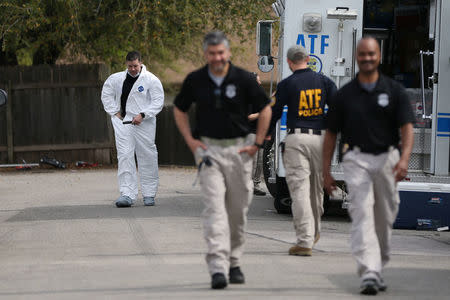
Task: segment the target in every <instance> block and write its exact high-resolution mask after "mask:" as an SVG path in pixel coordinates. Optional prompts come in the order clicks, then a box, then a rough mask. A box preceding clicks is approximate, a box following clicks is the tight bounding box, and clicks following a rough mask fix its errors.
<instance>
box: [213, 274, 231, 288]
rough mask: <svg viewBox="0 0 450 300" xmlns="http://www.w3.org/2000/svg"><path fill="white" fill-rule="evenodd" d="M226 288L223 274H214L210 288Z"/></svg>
mask: <svg viewBox="0 0 450 300" xmlns="http://www.w3.org/2000/svg"><path fill="white" fill-rule="evenodd" d="M226 287H227V279H226V278H225V275H224V274H223V273H214V274H213V275H212V279H211V288H212V289H215V290H219V289H224V288H226Z"/></svg>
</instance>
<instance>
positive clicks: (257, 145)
mask: <svg viewBox="0 0 450 300" xmlns="http://www.w3.org/2000/svg"><path fill="white" fill-rule="evenodd" d="M253 145H255V146H256V147H258V148H260V149H261V148H262V147H264V144H258V143H257V142H255V143H254V144H253Z"/></svg>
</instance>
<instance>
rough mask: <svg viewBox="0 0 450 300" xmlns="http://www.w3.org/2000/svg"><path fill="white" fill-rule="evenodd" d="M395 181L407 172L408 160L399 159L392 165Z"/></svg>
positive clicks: (403, 176) (402, 177)
mask: <svg viewBox="0 0 450 300" xmlns="http://www.w3.org/2000/svg"><path fill="white" fill-rule="evenodd" d="M393 171H394V174H395V181H397V182H398V181H401V180H403V179H404V178H405V177H406V174H408V161H405V160H404V159H400V160H399V162H398V163H397V164H396V165H395V167H394V170H393Z"/></svg>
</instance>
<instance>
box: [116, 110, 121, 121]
mask: <svg viewBox="0 0 450 300" xmlns="http://www.w3.org/2000/svg"><path fill="white" fill-rule="evenodd" d="M115 116H116V117H118V118H119V119H121V120H123V118H122V114H121V113H120V112H118V113H116V114H115Z"/></svg>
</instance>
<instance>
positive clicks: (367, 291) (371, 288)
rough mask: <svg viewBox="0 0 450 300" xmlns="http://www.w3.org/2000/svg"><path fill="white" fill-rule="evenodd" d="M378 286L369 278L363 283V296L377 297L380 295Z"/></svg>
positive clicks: (361, 290) (361, 289) (361, 288)
mask: <svg viewBox="0 0 450 300" xmlns="http://www.w3.org/2000/svg"><path fill="white" fill-rule="evenodd" d="M378 289H379V288H378V284H377V281H376V280H375V279H372V278H367V279H364V280H363V281H362V283H361V287H360V293H361V294H363V295H376V294H377V293H378Z"/></svg>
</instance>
